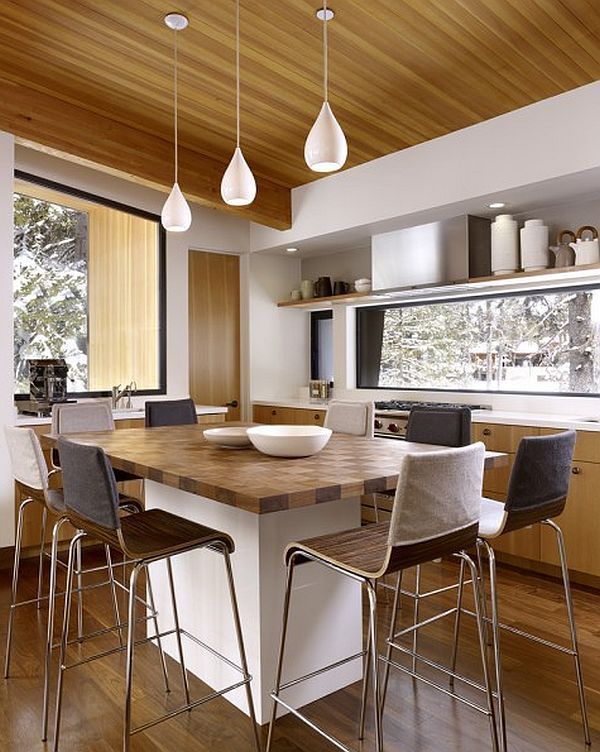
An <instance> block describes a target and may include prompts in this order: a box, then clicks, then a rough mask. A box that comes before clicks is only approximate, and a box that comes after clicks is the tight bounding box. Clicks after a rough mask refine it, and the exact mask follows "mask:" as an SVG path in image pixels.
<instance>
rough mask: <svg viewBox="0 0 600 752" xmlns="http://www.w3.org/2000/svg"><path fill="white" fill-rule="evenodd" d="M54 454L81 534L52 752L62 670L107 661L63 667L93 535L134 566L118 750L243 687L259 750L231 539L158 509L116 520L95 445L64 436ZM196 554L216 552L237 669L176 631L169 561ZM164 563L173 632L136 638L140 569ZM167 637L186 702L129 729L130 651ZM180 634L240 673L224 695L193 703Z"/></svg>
mask: <svg viewBox="0 0 600 752" xmlns="http://www.w3.org/2000/svg"><path fill="white" fill-rule="evenodd" d="M58 450H59V453H60V459H61V465H62V469H63V488H64V496H65V504H66V507H67V516H68V518H69V520H70V522H71V523H72V524H73V525H74V527H75V528H76V529H77V531H78V532H77V534H76V535H75V536H74V538H73V540H72V541H71V545H70V547H69V563H68V569H67V585H66V592H65V608H64V616H63V630H62V639H61V647H60V662H59V674H58V686H57V697H56V720H55V729H54V750H55V751H56V750H57V749H58V742H59V732H60V719H61V708H62V696H63V686H64V676H65V672H66V670H67V669H72V668H74V667H75V666H78V665H80V664H82V663H89V662H90V661H92V660H95V659H97V658H101V657H104V656H106V655H107V652H103V653H99V654H97V655H96V656H88V657H86V658H85V659H84V660H83V661H81V660H79V661H75V662H74V663H71V664H67V663H66V658H67V647H68V634H69V621H70V612H71V595H72V588H73V572H74V566H75V553H76V548H77V542H78V540H81V539H82V538H83V537H85V536H86V535H92V536H93V537H94V538H96V539H99V540H101V541H103V542H104V543H105V544H107V545H108V546H110V547H111V548H114V549H116V550H120V551H121V552H122V553H123V554H124V555H126V556H127V558H128V559H129V560H130V561H131V562H132V563H133V568H132V571H131V576H130V580H129V602H128V603H129V605H128V619H127V646H126V650H127V660H126V692H125V713H124V725H123V751H124V752H129V749H130V744H131V736H132V734H135V733H138V732H140V731H143V730H145V729H147V728H150V727H151V726H154V725H156V724H157V723H160V722H162V721H165V720H168V719H170V718H173V717H175V716H176V715H179V714H180V713H183V712H185V711H187V710H192V709H193V708H195V707H198V706H199V705H201V704H203V703H204V702H207V701H208V700H210V699H214V698H216V697H220V696H222V695H224V694H226V693H227V692H231V691H233V690H234V689H237V688H239V687H242V686H244V687H245V690H246V698H247V702H248V708H249V714H250V718H251V723H252V733H253V738H254V744H255V746H256V751H257V752H260V742H259V739H258V729H257V726H256V719H255V715H254V705H253V701H252V693H251V691H250V681H251V676H250V675H249V673H248V666H247V662H246V653H245V648H244V641H243V637H242V631H241V625H240V618H239V612H238V606H237V598H236V593H235V584H234V579H233V571H232V567H231V560H230V555H231V554H232V553H233V551H234V543H233V540H232V539H231V538H230V537H229V536H228V535H227V534H226V533H222V532H220V531H218V530H214V529H212V528H209V527H205V526H204V525H199V524H197V523H195V522H191V521H190V520H186V519H184V518H183V517H178V516H176V515H174V514H170V513H169V512H164V511H162V510H160V509H152V510H150V511H146V512H140V513H139V514H133V515H129V516H128V517H123V518H121V517H120V516H119V514H118V493H117V488H116V483H115V476H114V473H113V470H112V467H111V465H110V462H109V460H108V458H107V457H106V455H105V453H104V451H103V450H102V449H101V448H100V447H95V446H89V445H83V444H76V443H74V442H72V441H69V440H67V439H65V438H63V437H61V438H59V441H58ZM200 548H204V549H209V550H211V551H214V552H215V554H218V555H221V556H222V557H223V562H224V565H225V571H226V574H227V580H228V586H229V594H230V599H231V608H232V615H233V623H234V627H235V633H236V638H237V644H238V648H239V661H240V664H241V665H239V666H238V665H236V664H234V663H233V662H232V661H231V660H230V659H229V658H226V657H225V656H222V655H220V654H219V653H217V652H216V651H214V650H213V649H212V648H210V647H208V646H207V645H205V644H204V643H201V642H199V641H198V640H196V638H193V637H192V636H191V635H189V634H188V633H187V632H185V630H183V629H182V628H181V627H180V625H179V617H178V612H177V602H176V598H175V588H174V583H173V572H172V568H171V557H172V556H176V555H178V554H182V553H185V552H189V551H194V550H197V549H200ZM162 560H165V561H166V566H167V575H168V582H169V587H170V594H171V603H172V606H173V618H174V628H173V629H171V630H168V631H166V632H162V633H159V634H157V635H154V636H149V637H146V638H145V639H143V640H136V636H135V624H136V601H137V599H138V596H137V585H138V578H139V575H140V573H141V571H142V570H144V569H146V568H147V567H148V565H149V564H151V563H154V562H158V561H162ZM167 635H174V636H175V638H176V641H177V649H178V653H179V663H180V667H181V675H182V683H183V688H184V691H185V698H186V702H185V704H184V705H183V706H182V707H180V708H177V709H175V710H170V711H169V712H167V713H166V714H165V715H164V716H161V717H160V718H158V719H155V720H153V721H150V722H148V723H145V724H144V725H143V726H139V727H137V728H133V727H132V693H133V673H134V650H135V647H136V645H139V644H140V642H149V641H151V640H153V639H155V638H158V639H160V638H163V637H166V636H167ZM182 636H186V637H189V638H191V639H193V640H194V641H195V642H196V643H197V644H199V645H200V646H201V647H203V648H205V649H207V650H208V651H209V652H211V653H212V655H213V656H215V657H218V658H221V659H222V660H223V661H225V662H226V663H227V664H228V665H229V666H230V667H231V668H234V669H235V670H237V672H238V673H239V674H240V675H241V676H240V680H239V681H237V682H236V683H235V684H233V685H231V686H229V687H226V688H225V689H222V690H219V691H214V692H211V693H210V694H209V695H207V696H206V697H203V698H200V699H199V700H192V699H191V698H190V691H189V686H188V677H187V672H186V668H185V662H184V654H183V647H182V639H181V638H182ZM123 649H125V648H123V647H121V648H116V649H115V650H112V651H109V652H108V654H114V653H116V652H119V650H123Z"/></svg>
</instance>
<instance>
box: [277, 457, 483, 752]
mask: <svg viewBox="0 0 600 752" xmlns="http://www.w3.org/2000/svg"><path fill="white" fill-rule="evenodd" d="M484 449H485V448H484V446H483V444H481V443H479V444H473V445H471V446H468V447H462V448H459V449H448V450H441V451H437V452H423V453H419V454H416V453H415V454H408V455H406V457H405V458H404V460H403V463H402V466H401V470H400V476H399V479H398V487H397V490H396V498H395V501H394V507H393V511H392V518H391V522H390V524H389V525H388V524H387V523H381V524H379V525H371V526H369V527H362V528H358V529H356V530H349V531H345V532H341V533H333V534H331V535H324V536H320V537H318V538H312V539H309V540H305V541H301V542H299V543H290V545H289V546H288V547H287V549H286V552H285V562H286V565H287V584H286V590H285V600H284V609H283V628H282V633H281V644H280V650H279V659H278V665H277V673H276V677H275V687H274V690H273V692H272V694H271V697H272V698H273V710H272V715H271V723H270V725H269V735H268V739H267V752H269V751H270V749H271V744H272V741H273V730H274V726H275V719H276V710H277V705H281V706H282V707H284V708H286V710H288V711H289V712H291V713H293V714H294V716H296V717H297V718H298V719H300V720H301V721H303V722H304V723H306V724H308V725H309V726H310V727H311V728H312V729H313V730H314V731H316V732H317V733H319V734H320V735H321V736H323V737H324V738H325V739H327V740H328V741H330V742H331V743H332V744H334V745H336V746H337V747H338V748H339V749H341V750H345V751H346V752H350V750H349V748H348V747H347V746H346V745H345V744H344V743H342V742H341V741H340V740H339V739H336V738H335V737H333V736H332V735H331V734H329V733H328V732H327V731H325V730H323V729H321V728H319V727H318V726H317V725H316V724H315V723H313V722H312V721H309V720H308V718H306V716H305V715H304V714H302V713H301V712H300V711H298V710H296V709H295V708H293V707H291V706H290V705H289V704H288V703H287V702H286V701H285V700H284V699H283V698H282V693H283V692H284V691H285V690H286V689H288V688H290V687H292V686H295V685H297V684H299V683H300V682H302V681H305V680H307V679H310V678H313V677H315V676H316V675H318V674H321V673H323V672H325V671H328V670H330V669H333V668H336V667H338V666H340V665H342V664H343V663H346V662H348V661H351V660H355V659H357V658H361V657H365V665H364V674H363V691H362V703H361V714H360V722H359V734H358V736H359V739H362V738H363V736H364V720H365V707H366V699H367V693H368V682H369V674H370V673H372V681H373V687H372V693H373V705H374V716H375V743H376V744H375V746H376V749H377V750H378V752H381V750H382V749H383V736H382V728H381V722H382V713H383V704H382V703H383V698H382V699H381V701H380V695H381V693H380V682H379V671H378V663H379V661H382V662H383V663H384V664H385V667H386V672H387V670H389V667H390V666H395V667H397V668H400V669H401V670H404V671H407V672H408V673H411V675H414V674H412V672H410V671H409V670H408V669H405V668H404V667H403V666H401V665H400V664H398V663H397V662H396V661H393V660H392V658H391V651H392V649H398V650H402V651H405V650H406V649H405V648H403V646H401V645H399V644H398V643H397V642H396V641H395V640H396V638H397V637H398V636H399V635H397V634H395V613H396V606H397V603H395V604H394V611H393V614H394V617H393V618H392V620H391V624H390V633H389V638H388V641H387V644H388V650H387V653H386V655H385V656H380V655H378V648H377V589H376V588H377V583H378V581H379V580H381V578H382V577H383V576H384V575H386V574H390V573H397V574H398V580H399V579H400V574H401V572H402V570H404V569H406V568H408V567H413V566H416V565H417V564H421V563H423V562H427V561H431V560H432V559H434V558H437V557H439V556H444V555H450V554H455V555H457V556H458V557H460V559H461V560H462V561H465V562H466V564H467V565H468V566H469V568H470V570H471V572H472V581H473V591H474V597H475V608H476V611H477V613H478V618H477V624H478V633H479V649H480V654H481V662H482V670H483V677H484V684H483V686H479V685H478V686H479V688H480V689H482V690H483V691H484V692H485V695H486V704H485V705H484V706H478V705H475V704H474V703H472V702H469V703H468V704H469V705H470V706H471V707H476V709H478V710H480V711H481V712H483V713H484V714H485V715H487V717H488V719H489V723H490V733H491V738H492V745H493V749H494V752H496V751H497V749H498V742H497V732H496V723H495V710H494V702H493V697H492V692H491V683H490V680H489V675H488V667H487V661H486V648H485V640H484V634H483V618H482V615H481V613H480V612H479V597H480V596H479V584H478V579H477V576H476V574H477V570H476V567H475V564H474V562H473V561H472V559H471V558H470V557H469V556H468V555H467V554H466V553H465V549H467V548H469V547H470V546H472V545H474V544H475V541H476V537H477V528H478V520H479V505H480V498H481V486H482V478H483V463H484ZM306 561H313V562H317V563H319V564H320V565H322V566H324V567H327V568H328V569H330V570H333V571H334V572H337V573H338V574H340V575H343V576H345V577H349V578H351V579H353V580H354V581H356V582H357V583H360V585H362V586H364V587H365V588H366V590H367V594H368V597H369V632H368V638H367V645H368V646H367V649H366V650H363V651H362V652H361V653H359V654H358V655H354V656H351V657H349V658H347V659H345V660H342V661H337V662H336V663H334V664H332V665H330V666H326V667H325V668H323V669H320V670H318V671H313V672H311V673H310V674H309V675H307V676H304V677H300V678H296V679H292V680H290V681H286V682H285V683H282V681H281V677H282V668H283V658H284V652H285V647H286V635H287V627H288V620H289V610H290V602H291V593H292V584H293V576H294V570H295V567H296V566H297V565H299V564H301V563H304V562H306ZM398 590H399V587H398V589H397V591H396V592H397V593H398ZM452 613H453V611H452ZM445 615H447V613H444V614H442V615H440V617H439V618H441V617H442V616H445ZM430 622H431V620H428V621H427V623H430ZM419 626H424V624H423V625H419ZM409 629H410V628H409ZM400 634H402V633H400ZM408 652H409V653H411V652H412V651H408ZM432 665H434V667H436V668H441V670H442V671H444V672H445V673H446V674H448V673H449V671H448V669H445V668H443V667H440V666H439V665H438V664H433V662H432ZM415 678H421V677H419V676H418V675H417V676H415ZM428 683H429V684H434V683H433V682H430V681H429V680H428ZM434 686H438V687H439V688H440V689H442V690H443V688H442V687H441V686H439V685H437V684H434ZM444 691H446V692H447V690H444ZM456 697H457V699H462V700H463V701H465V702H466V700H464V698H461V697H459V696H456Z"/></svg>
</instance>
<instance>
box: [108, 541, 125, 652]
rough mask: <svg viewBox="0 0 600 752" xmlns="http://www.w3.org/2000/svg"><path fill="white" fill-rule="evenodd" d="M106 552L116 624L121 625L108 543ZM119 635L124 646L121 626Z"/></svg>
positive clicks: (120, 643)
mask: <svg viewBox="0 0 600 752" xmlns="http://www.w3.org/2000/svg"><path fill="white" fill-rule="evenodd" d="M104 553H105V555H106V566H107V574H108V581H109V583H110V592H111V598H112V604H113V613H114V615H115V624H118V625H120V624H121V612H120V610H119V599H118V598H117V586H116V585H115V573H114V572H113V565H112V554H111V552H110V546H109V545H108V543H105V544H104ZM117 632H118V635H119V645H121V647H123V630H122V629H121V627H120V626H119V628H118V629H117Z"/></svg>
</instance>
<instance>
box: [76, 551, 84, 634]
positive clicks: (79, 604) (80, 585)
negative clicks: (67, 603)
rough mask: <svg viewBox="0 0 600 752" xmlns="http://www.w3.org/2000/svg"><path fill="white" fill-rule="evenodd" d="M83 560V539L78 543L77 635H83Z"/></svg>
mask: <svg viewBox="0 0 600 752" xmlns="http://www.w3.org/2000/svg"><path fill="white" fill-rule="evenodd" d="M82 568H83V561H82V554H81V539H79V542H78V543H77V637H78V638H79V639H80V640H81V638H82V637H83V575H82Z"/></svg>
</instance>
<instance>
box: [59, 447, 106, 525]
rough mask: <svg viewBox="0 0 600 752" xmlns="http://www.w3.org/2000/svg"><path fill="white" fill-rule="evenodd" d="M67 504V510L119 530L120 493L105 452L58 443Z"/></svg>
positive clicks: (98, 448)
mask: <svg viewBox="0 0 600 752" xmlns="http://www.w3.org/2000/svg"><path fill="white" fill-rule="evenodd" d="M58 452H59V455H60V464H61V467H62V480H63V490H64V500H65V505H66V507H67V509H69V510H71V511H73V512H75V514H76V515H77V516H79V517H83V518H84V519H86V520H89V521H90V522H92V523H94V524H96V525H99V526H100V527H103V528H108V529H109V530H118V529H119V528H120V527H121V525H120V522H119V514H118V506H119V493H118V491H117V484H116V482H115V474H114V472H113V469H112V466H111V464H110V462H109V460H108V457H107V456H106V454H105V453H104V450H103V449H101V448H100V447H97V446H88V445H86V444H76V443H75V442H74V441H69V440H68V439H66V438H63V437H62V436H60V437H59V439H58Z"/></svg>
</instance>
